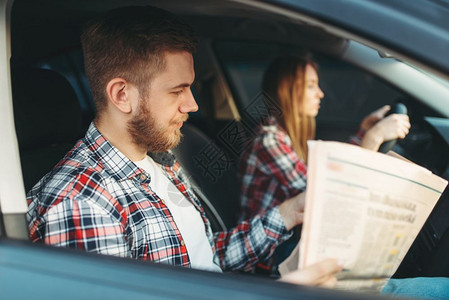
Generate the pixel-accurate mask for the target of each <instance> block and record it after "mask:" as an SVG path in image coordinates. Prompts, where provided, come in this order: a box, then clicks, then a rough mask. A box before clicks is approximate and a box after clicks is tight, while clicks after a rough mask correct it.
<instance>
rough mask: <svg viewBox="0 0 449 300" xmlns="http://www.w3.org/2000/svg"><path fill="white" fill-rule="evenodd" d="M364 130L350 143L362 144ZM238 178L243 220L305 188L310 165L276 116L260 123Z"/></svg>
mask: <svg viewBox="0 0 449 300" xmlns="http://www.w3.org/2000/svg"><path fill="white" fill-rule="evenodd" d="M364 134H365V132H364V131H362V130H359V131H358V132H357V133H356V134H355V135H354V136H352V137H351V138H350V143H351V144H355V145H359V144H360V142H361V140H362V138H363V135H364ZM239 178H240V182H241V194H240V195H241V198H240V200H241V205H242V211H241V217H240V219H242V220H245V219H248V218H251V217H253V216H255V215H257V214H259V213H263V212H265V211H267V210H269V209H271V208H273V207H274V206H277V205H279V204H280V203H282V202H283V201H285V200H287V199H289V198H291V197H293V196H296V195H298V194H299V193H301V192H303V191H304V190H305V189H306V181H307V180H306V178H307V167H306V165H305V163H304V161H303V160H302V159H301V158H299V157H298V155H297V154H296V151H295V149H294V148H293V145H292V141H291V139H290V137H289V136H288V134H287V132H286V131H285V130H284V129H282V127H281V126H280V125H279V124H278V123H277V122H276V120H275V119H274V118H272V117H271V118H268V119H267V120H266V122H265V123H264V124H262V125H260V127H259V130H258V132H257V134H256V137H255V138H254V140H253V141H252V144H251V146H250V147H248V148H247V149H246V151H245V152H244V153H243V155H242V157H241V159H240V164H239ZM265 187H267V188H265Z"/></svg>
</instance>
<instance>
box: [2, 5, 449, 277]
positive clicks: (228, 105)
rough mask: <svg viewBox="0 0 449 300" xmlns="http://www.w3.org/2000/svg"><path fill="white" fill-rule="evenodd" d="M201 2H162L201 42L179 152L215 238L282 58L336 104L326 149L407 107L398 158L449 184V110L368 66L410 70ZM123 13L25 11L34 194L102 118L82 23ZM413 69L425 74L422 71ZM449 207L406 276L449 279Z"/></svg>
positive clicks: (231, 219) (420, 244)
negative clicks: (307, 72)
mask: <svg viewBox="0 0 449 300" xmlns="http://www.w3.org/2000/svg"><path fill="white" fill-rule="evenodd" d="M80 2H85V4H86V5H84V6H83V5H80ZM147 2H148V1H139V0H135V1H128V2H127V3H126V4H127V5H129V4H135V5H141V4H142V5H143V4H147ZM193 2H198V3H196V5H195V3H192V2H191V1H189V2H188V1H185V2H180V1H167V0H166V1H151V4H152V5H154V6H158V7H161V8H164V9H167V10H169V11H172V12H174V13H177V14H179V15H181V16H182V17H183V18H185V19H186V20H187V22H189V23H190V24H192V26H193V27H194V28H195V30H196V33H197V35H198V37H199V49H198V52H197V53H195V56H194V59H195V72H196V80H195V84H194V85H193V86H192V91H193V93H194V95H195V98H196V100H197V102H198V105H199V107H200V109H199V111H198V112H196V113H192V114H191V116H190V119H189V122H188V123H186V124H184V127H183V129H182V131H183V134H184V138H183V141H182V143H181V144H180V145H179V146H178V147H177V148H175V149H174V150H173V152H174V153H175V155H176V157H177V159H178V160H179V161H180V164H181V166H182V167H183V168H184V170H185V171H186V173H187V174H188V177H189V179H190V181H191V182H192V184H193V186H194V187H195V190H196V192H197V194H198V195H199V197H200V199H201V200H202V203H203V205H204V207H205V209H206V212H207V215H208V216H209V218H210V220H211V223H212V227H213V230H214V231H219V230H223V229H225V228H231V227H233V226H234V225H235V224H236V222H237V217H238V212H239V182H238V178H237V176H236V174H237V168H238V160H239V155H240V154H241V153H242V151H243V150H244V149H245V146H246V145H248V141H249V140H250V138H251V136H253V135H254V133H255V128H256V126H257V124H258V120H259V118H260V116H263V115H264V114H266V113H267V111H268V110H269V109H273V107H271V108H270V107H267V106H262V107H260V106H258V104H260V103H261V102H260V101H264V99H263V98H264V95H263V93H262V92H261V91H260V81H261V78H262V74H263V70H264V69H265V67H266V66H267V65H268V63H269V62H270V61H271V60H272V59H273V58H275V57H276V56H278V55H281V54H303V53H308V54H311V55H313V57H314V59H315V60H316V61H317V62H318V65H319V74H320V85H321V88H322V90H323V91H324V93H325V98H324V99H323V101H322V106H321V110H320V113H319V115H318V118H317V139H322V140H336V141H348V140H349V138H350V137H351V135H353V134H354V133H355V132H356V131H357V129H358V125H359V123H360V121H361V120H362V119H363V117H364V116H366V115H367V114H369V113H370V112H371V111H373V110H375V109H377V108H380V107H381V106H382V105H385V104H389V105H393V104H394V103H396V102H401V103H404V104H405V105H406V107H407V110H408V115H409V117H410V120H411V124H412V129H411V132H410V133H409V135H408V136H407V137H406V138H405V139H404V140H400V141H398V142H397V144H396V146H395V148H394V151H395V152H397V153H399V154H400V155H402V156H404V157H405V158H407V159H409V160H411V161H413V162H415V163H417V164H420V165H422V166H424V167H426V168H428V169H429V170H431V171H432V172H434V173H435V174H437V175H439V176H441V177H443V178H446V179H448V178H449V156H448V155H447V153H449V138H448V136H447V134H446V135H445V134H444V132H447V130H446V131H444V130H442V129H444V128H447V126H449V121H448V120H447V119H446V117H447V114H446V112H447V111H444V113H442V110H440V106H441V103H440V104H438V103H436V102H431V101H427V98H422V97H421V96H420V94H418V93H414V92H413V91H414V90H413V88H410V89H406V88H405V86H406V85H407V80H408V78H407V76H412V75H411V74H412V73H413V72H412V71H410V72H408V75H404V76H403V77H402V76H401V78H399V76H395V75H394V73H388V74H385V75H382V70H380V71H379V70H375V69H374V68H373V67H372V64H364V63H363V62H364V61H366V58H369V61H370V62H373V63H377V64H378V66H383V67H385V68H391V69H392V70H393V68H394V67H395V65H396V64H400V62H398V61H396V60H395V59H394V58H388V57H384V58H382V57H381V56H380V55H379V53H378V52H377V51H375V50H373V49H370V48H368V47H366V46H364V45H361V44H358V43H357V42H355V41H351V40H348V39H346V38H342V37H340V36H338V35H335V34H333V33H330V32H329V31H327V30H325V28H320V27H317V26H314V25H310V24H308V23H305V22H300V21H298V20H294V19H288V18H286V17H281V16H278V15H275V14H269V15H267V13H266V12H265V11H263V10H258V9H257V8H254V7H250V6H246V5H244V4H241V3H237V2H235V3H233V4H232V5H229V4H228V5H226V6H222V5H221V4H220V1H208V2H206V1H193ZM106 3H107V4H106ZM122 5H125V4H124V3H123V2H121V1H109V2H105V1H97V0H94V1H87V0H85V1H79V0H70V1H65V4H64V5H58V1H57V0H46V1H43V2H41V1H33V0H16V1H14V4H13V6H12V8H11V53H12V56H11V62H10V63H11V78H12V83H13V105H14V118H15V124H16V133H17V137H18V142H19V149H20V158H21V164H22V173H23V180H24V186H25V190H26V191H28V190H30V189H31V187H32V186H33V185H34V184H36V183H37V181H38V180H39V179H40V178H41V177H42V176H43V175H44V174H46V173H47V172H49V171H50V170H51V169H52V167H53V166H54V165H56V164H57V163H58V161H59V160H60V159H61V158H62V157H63V156H64V154H65V153H66V152H67V151H68V150H69V149H70V148H71V147H72V146H73V145H74V144H75V143H76V141H77V140H78V139H79V138H82V137H83V135H84V133H85V131H86V129H87V126H88V125H89V123H90V122H91V121H92V119H93V116H94V114H95V112H94V105H93V101H92V99H91V95H90V92H89V87H88V84H87V79H86V77H85V74H84V71H83V60H82V53H81V49H80V43H79V34H80V30H81V26H82V24H83V22H84V21H86V20H87V19H89V18H90V17H92V16H94V15H95V14H97V13H99V12H101V11H103V10H106V9H110V8H115V7H120V6H122ZM49 8H51V9H49ZM354 53H356V54H357V55H360V58H357V55H354ZM401 67H402V64H401ZM410 70H414V71H415V72H416V73H417V74H418V75H417V76H419V73H420V71H419V70H415V68H413V67H410ZM418 78H419V77H418ZM436 92H438V91H436ZM426 97H428V98H431V97H432V95H427V96H426ZM261 99H262V100H261ZM263 103H265V102H263ZM274 109H275V108H274ZM448 198H449V192H447V191H446V192H445V193H444V194H443V196H442V197H441V199H440V201H439V203H438V204H437V206H436V208H435V210H434V211H433V213H432V214H431V216H430V217H429V219H428V221H427V222H426V224H425V226H424V227H423V229H422V231H421V232H420V234H419V235H418V237H417V239H416V240H415V243H414V244H413V246H412V247H411V249H410V251H409V253H408V254H407V256H406V258H405V259H404V261H403V263H402V265H401V267H400V268H399V270H398V271H397V272H396V274H395V277H415V276H449V259H448V258H447V255H446V253H447V252H445V251H446V250H447V249H448V248H449V245H448V244H449V242H448V241H449V218H447V212H448V211H449V199H448Z"/></svg>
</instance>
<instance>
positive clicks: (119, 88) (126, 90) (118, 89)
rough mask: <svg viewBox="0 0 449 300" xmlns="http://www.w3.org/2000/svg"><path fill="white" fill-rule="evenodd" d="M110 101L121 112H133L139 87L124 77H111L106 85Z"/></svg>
mask: <svg viewBox="0 0 449 300" xmlns="http://www.w3.org/2000/svg"><path fill="white" fill-rule="evenodd" d="M106 94H107V96H108V99H109V101H110V102H111V103H112V104H113V105H114V106H115V107H116V108H117V109H119V110H120V111H121V112H123V113H131V112H132V109H133V101H134V98H135V97H136V96H138V92H137V89H136V88H135V87H134V86H133V85H131V84H129V83H128V82H127V81H126V80H125V79H123V78H114V79H111V80H110V81H109V82H108V84H107V85H106Z"/></svg>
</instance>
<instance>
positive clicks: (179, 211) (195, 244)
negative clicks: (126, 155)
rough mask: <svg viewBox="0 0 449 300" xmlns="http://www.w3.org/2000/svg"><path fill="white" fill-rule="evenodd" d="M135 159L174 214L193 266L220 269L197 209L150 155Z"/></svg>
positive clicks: (212, 269) (154, 190)
mask: <svg viewBox="0 0 449 300" xmlns="http://www.w3.org/2000/svg"><path fill="white" fill-rule="evenodd" d="M134 163H135V164H136V165H137V166H138V167H140V168H142V169H144V170H145V171H146V172H148V173H149V174H150V176H151V182H150V187H151V189H152V190H153V192H155V193H156V194H157V195H158V196H159V197H160V198H161V199H163V200H164V201H165V205H167V207H168V209H169V210H170V212H171V214H172V215H173V219H174V220H175V222H176V225H177V226H178V229H179V231H180V232H181V235H182V237H183V239H184V242H185V245H186V247H187V253H188V254H189V258H190V263H191V266H192V268H195V269H202V270H209V271H215V272H222V270H221V268H220V267H219V266H217V265H216V264H214V262H213V253H212V248H211V246H210V243H209V240H208V239H207V236H206V230H205V227H204V222H203V219H202V218H201V215H200V212H199V211H198V210H197V209H196V208H195V207H194V206H193V204H192V203H190V201H189V200H187V198H186V197H184V195H183V194H182V193H181V192H180V191H179V190H178V189H177V188H176V186H175V185H174V184H173V183H172V182H171V181H170V180H169V179H168V178H167V177H166V176H165V175H164V173H163V172H162V170H161V166H160V165H158V164H156V163H155V162H154V161H153V159H152V158H151V157H149V156H147V157H146V158H144V159H143V160H141V161H137V162H134Z"/></svg>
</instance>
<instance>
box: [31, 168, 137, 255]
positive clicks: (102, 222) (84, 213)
mask: <svg viewBox="0 0 449 300" xmlns="http://www.w3.org/2000/svg"><path fill="white" fill-rule="evenodd" d="M97 179H98V178H97V176H95V175H93V174H86V173H82V174H79V176H78V178H76V179H75V180H73V181H71V182H69V183H67V184H64V187H65V188H60V187H59V186H58V188H50V189H48V190H44V191H42V192H41V193H40V194H39V195H38V196H35V197H33V196H30V197H33V198H31V199H32V203H31V205H30V209H31V211H32V212H33V215H32V216H31V217H30V216H29V217H30V220H29V224H30V228H29V229H30V238H31V240H32V241H33V242H44V243H45V244H49V245H53V246H59V247H68V248H77V249H82V250H85V251H88V252H96V253H99V254H105V255H114V256H120V257H130V256H131V253H130V247H129V243H128V241H127V235H126V219H125V218H126V217H124V214H121V213H120V211H121V210H122V209H120V208H121V206H120V205H119V204H118V202H117V201H115V199H113V198H112V196H110V194H109V193H108V192H107V191H106V190H104V189H102V188H101V187H100V185H99V183H98V180H97ZM84 181H85V182H84ZM80 182H84V183H87V184H80ZM55 191H56V192H55ZM102 203H103V204H106V203H107V205H104V206H102V205H101V204H102ZM114 203H115V205H114ZM116 206H118V207H116ZM29 213H30V211H29ZM33 216H34V217H33Z"/></svg>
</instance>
